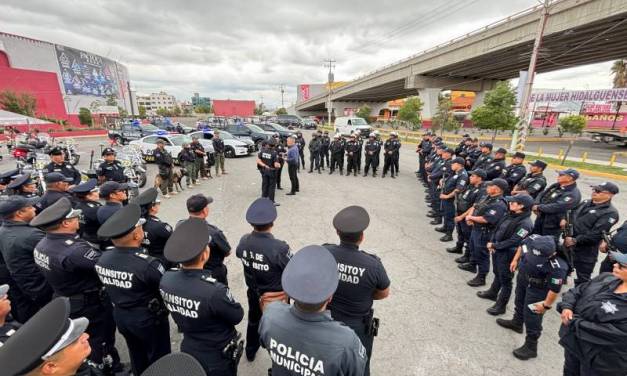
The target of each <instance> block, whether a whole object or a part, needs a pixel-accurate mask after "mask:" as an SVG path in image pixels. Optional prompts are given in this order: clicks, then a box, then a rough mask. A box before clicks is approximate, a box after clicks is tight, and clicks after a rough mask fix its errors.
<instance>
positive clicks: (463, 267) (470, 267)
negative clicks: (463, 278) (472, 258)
mask: <svg viewBox="0 0 627 376" xmlns="http://www.w3.org/2000/svg"><path fill="white" fill-rule="evenodd" d="M457 267H458V268H459V269H461V270H465V271H467V272H471V273H476V272H477V265H474V264H473V263H470V262H465V263H463V264H459V265H457Z"/></svg>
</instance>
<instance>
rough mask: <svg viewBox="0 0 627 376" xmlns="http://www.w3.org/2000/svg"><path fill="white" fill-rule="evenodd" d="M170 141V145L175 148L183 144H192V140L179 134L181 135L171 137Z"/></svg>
mask: <svg viewBox="0 0 627 376" xmlns="http://www.w3.org/2000/svg"><path fill="white" fill-rule="evenodd" d="M170 141H171V142H172V144H174V145H176V146H183V144H186V143H190V142H192V139H191V138H190V137H188V136H184V135H182V134H181V135H176V136H171V137H170Z"/></svg>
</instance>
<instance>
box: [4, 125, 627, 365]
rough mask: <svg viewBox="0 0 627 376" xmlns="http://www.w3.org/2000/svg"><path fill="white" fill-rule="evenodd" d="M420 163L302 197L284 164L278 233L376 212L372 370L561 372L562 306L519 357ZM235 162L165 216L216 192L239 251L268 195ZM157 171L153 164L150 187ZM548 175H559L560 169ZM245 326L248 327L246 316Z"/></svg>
mask: <svg viewBox="0 0 627 376" xmlns="http://www.w3.org/2000/svg"><path fill="white" fill-rule="evenodd" d="M305 133H307V134H309V133H310V132H305ZM101 141H102V140H95V139H80V140H78V145H79V150H80V151H81V152H82V153H84V154H83V156H82V160H81V164H80V165H81V166H86V164H87V163H88V161H89V151H90V150H91V149H94V150H96V152H98V150H99V148H98V144H99V143H100V142H101ZM306 154H307V153H306ZM306 160H307V162H309V159H308V158H306ZM11 163H13V161H12V160H11V159H9V158H6V157H5V160H4V161H3V162H2V163H1V164H0V169H1V170H6V169H8V168H10V165H11ZM307 167H308V166H307ZM416 167H417V158H416V154H415V153H414V146H411V145H408V146H404V147H403V148H402V149H401V161H400V169H401V174H400V176H399V178H397V179H390V178H389V177H387V178H385V179H382V178H380V177H379V178H372V177H361V176H360V177H353V176H339V175H337V174H335V175H332V176H329V175H328V170H327V172H323V173H322V174H317V173H313V174H308V173H306V172H303V171H302V170H301V173H300V175H299V177H300V182H301V189H300V190H301V192H300V193H299V194H298V195H296V196H285V193H287V192H288V189H289V179H288V177H287V171H284V172H283V187H284V188H286V189H285V190H283V191H277V196H276V198H277V199H276V201H277V202H279V203H280V204H281V206H280V207H279V208H278V211H279V217H278V219H277V221H276V223H275V228H274V234H275V236H276V237H278V238H280V239H283V240H285V241H287V242H288V243H289V244H290V246H291V248H292V250H294V251H297V250H298V249H300V248H302V247H303V246H305V245H309V244H322V243H326V242H336V241H337V239H336V235H335V231H334V229H333V227H332V224H331V220H332V218H333V216H334V215H335V213H337V212H338V211H339V210H340V209H342V208H344V207H345V206H348V205H361V206H363V207H365V208H366V209H367V210H368V211H369V213H370V216H371V222H370V227H369V228H368V229H367V230H366V233H365V241H364V243H363V245H362V248H363V249H365V250H368V251H370V252H373V253H375V254H377V255H378V256H379V257H380V258H381V259H382V261H383V264H384V265H385V267H386V269H387V272H388V274H389V276H390V279H391V281H392V285H391V293H390V297H389V298H388V299H386V300H383V301H379V302H376V303H375V307H374V308H375V316H377V317H379V318H380V319H381V328H380V330H379V336H378V337H377V338H376V340H375V345H374V351H373V359H372V362H371V364H372V366H371V367H372V374H373V375H384V374H390V375H399V376H400V375H468V376H471V375H477V376H478V375H487V376H489V375H495V376H496V375H521V376H522V375H560V374H561V367H562V364H563V357H562V349H561V347H560V346H559V345H558V343H557V342H558V336H557V331H558V328H559V316H558V314H557V312H556V311H555V310H551V311H549V312H548V313H547V315H546V317H545V320H544V332H543V335H542V338H541V339H540V343H539V357H538V358H537V359H534V360H530V361H527V362H521V361H518V360H516V359H515V358H513V356H512V355H511V351H512V350H513V349H514V348H516V347H518V346H520V345H521V344H522V343H523V341H524V336H523V335H521V334H516V333H513V332H511V331H507V330H505V329H502V328H501V327H499V326H497V325H496V323H495V318H494V317H493V316H490V315H488V314H487V313H486V312H485V309H486V308H488V307H489V306H490V305H491V304H490V303H491V302H490V301H485V300H482V299H479V298H477V297H476V296H475V292H476V291H478V289H475V288H471V287H469V286H467V285H466V281H467V280H469V279H470V278H472V275H471V274H470V273H467V272H464V271H460V270H459V269H457V267H456V264H455V263H454V261H453V259H454V256H452V255H450V254H447V253H446V252H445V251H444V248H445V247H447V246H450V245H452V243H447V244H444V243H441V242H439V241H438V238H439V237H440V235H439V234H438V233H436V232H435V231H433V226H431V225H429V224H428V222H429V221H428V219H427V218H426V217H425V215H424V214H425V213H426V206H425V204H424V200H423V198H424V190H423V187H422V185H420V184H419V183H418V182H417V179H416V176H415V174H414V170H415V169H416ZM226 169H227V171H228V172H229V174H228V175H224V176H221V177H219V178H218V177H215V176H214V178H213V179H211V180H208V181H204V182H203V183H202V185H201V186H198V187H196V188H193V189H186V190H184V191H183V193H181V194H179V195H177V196H175V197H173V198H171V199H169V200H163V202H162V205H161V213H160V217H161V219H162V220H165V221H167V222H169V223H171V224H174V223H176V221H177V220H179V219H181V218H185V217H186V216H187V213H186V210H185V204H184V202H185V199H186V197H188V196H189V195H190V194H193V193H204V194H207V195H211V196H213V198H214V200H215V201H214V203H213V204H212V205H211V214H210V217H209V221H210V222H211V223H212V224H214V225H216V226H218V227H219V228H221V229H222V230H223V231H224V232H225V234H226V236H227V238H228V240H229V241H230V243H231V246H232V247H233V249H234V248H235V247H236V245H237V243H238V241H239V239H240V237H241V236H242V235H244V234H245V233H247V232H249V231H251V228H250V226H249V225H248V224H247V223H246V222H245V219H244V215H245V212H246V209H247V207H248V205H249V204H250V203H251V202H252V201H253V200H254V199H255V198H257V197H259V195H260V190H261V179H260V176H259V173H258V172H257V169H256V167H255V157H253V156H249V157H242V158H237V159H227V161H226ZM155 170H156V167H155V166H154V165H150V172H151V178H149V184H150V182H151V181H152V177H153V176H154V173H155ZM546 175H547V178H548V180H549V181H550V182H553V181H554V179H555V173H554V172H553V171H550V172H547V174H546ZM601 181H602V180H601V179H598V178H592V177H586V176H584V177H582V178H581V179H580V182H579V187H580V189H581V191H582V194H583V196H584V197H589V195H590V188H589V187H588V186H589V185H590V184H594V183H598V182H601ZM617 183H618V184H619V185H620V187H621V189H622V190H623V191H624V192H625V193H623V194H619V195H618V196H617V197H616V200H615V205H616V207H617V208H618V209H619V211H620V212H621V213H624V212H625V210H624V209H625V208H627V184H625V183H620V182H617ZM622 220H623V218H621V221H620V223H622ZM226 265H227V267H228V270H229V276H228V279H229V284H230V288H231V289H232V291H233V295H234V296H235V298H236V299H237V300H238V301H239V302H241V303H242V305H243V306H244V307H245V309H246V305H247V303H246V290H245V284H244V276H243V273H242V266H241V263H240V262H239V260H237V259H236V258H235V256H234V255H232V256H230V257H228V258H227V260H226ZM491 278H492V276H490V279H491ZM512 311H513V297H512V301H511V302H510V306H509V307H508V312H507V314H506V315H505V317H507V318H510V317H511V314H512ZM245 317H246V316H245ZM238 330H239V331H241V332H245V330H246V322H245V319H244V321H243V322H242V323H241V324H240V325H238ZM171 336H172V342H173V345H172V349H173V350H177V349H178V343H179V342H180V334H179V333H177V331H176V326H175V325H174V323H171ZM124 347H125V345H124V341H123V339H122V337H119V341H118V348H119V349H120V350H121V351H122V353H123V357H124V358H125V359H128V357H127V355H126V354H125V353H126V351H125V349H124ZM269 366H270V360H269V357H268V356H267V353H265V351H263V350H261V351H260V353H259V354H258V356H257V359H256V360H255V361H254V362H252V363H249V362H247V361H246V360H245V358H243V359H242V362H241V363H240V366H239V375H242V376H252V375H255V376H258V375H265V374H266V370H267V369H268V368H269Z"/></svg>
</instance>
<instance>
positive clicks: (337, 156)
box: [299, 134, 344, 175]
mask: <svg viewBox="0 0 627 376" xmlns="http://www.w3.org/2000/svg"><path fill="white" fill-rule="evenodd" d="M299 150H300V149H299ZM329 150H330V152H331V170H330V171H329V175H331V174H333V172H335V169H336V168H337V169H339V170H340V175H344V143H343V142H342V137H341V136H340V135H339V134H336V135H334V136H333V141H332V142H331V145H329ZM301 156H302V154H301Z"/></svg>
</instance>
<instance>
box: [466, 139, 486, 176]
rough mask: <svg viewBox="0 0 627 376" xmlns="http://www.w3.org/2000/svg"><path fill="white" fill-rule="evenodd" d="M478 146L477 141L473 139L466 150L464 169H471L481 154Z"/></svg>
mask: <svg viewBox="0 0 627 376" xmlns="http://www.w3.org/2000/svg"><path fill="white" fill-rule="evenodd" d="M479 145H480V144H479V140H478V139H477V138H476V137H475V138H473V139H472V141H471V144H470V146H469V147H468V148H467V149H466V154H467V155H466V169H472V168H473V166H474V165H475V163H476V162H477V160H478V159H479V157H480V156H481V154H483V152H482V151H481V147H480V146H479Z"/></svg>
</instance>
